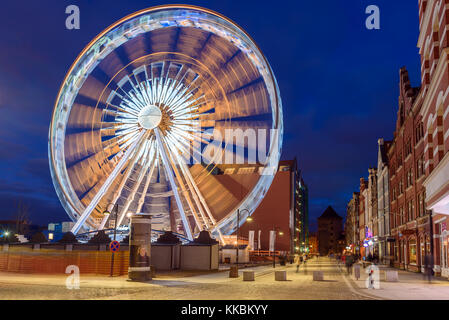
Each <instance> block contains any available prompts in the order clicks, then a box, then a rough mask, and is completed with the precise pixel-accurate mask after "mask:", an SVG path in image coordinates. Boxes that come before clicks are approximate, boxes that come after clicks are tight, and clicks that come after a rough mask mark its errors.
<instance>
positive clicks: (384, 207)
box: [377, 139, 394, 265]
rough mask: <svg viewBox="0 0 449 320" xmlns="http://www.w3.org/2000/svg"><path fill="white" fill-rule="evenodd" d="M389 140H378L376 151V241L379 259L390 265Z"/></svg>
mask: <svg viewBox="0 0 449 320" xmlns="http://www.w3.org/2000/svg"><path fill="white" fill-rule="evenodd" d="M390 145H391V141H385V140H384V139H379V140H378V151H377V221H378V243H379V259H380V261H381V262H382V263H385V264H387V265H390V264H391V262H392V259H391V254H392V252H393V248H392V247H393V242H394V238H392V237H391V230H390V194H389V175H388V156H387V150H388V148H389V147H390Z"/></svg>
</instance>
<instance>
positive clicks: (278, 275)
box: [274, 271, 287, 281]
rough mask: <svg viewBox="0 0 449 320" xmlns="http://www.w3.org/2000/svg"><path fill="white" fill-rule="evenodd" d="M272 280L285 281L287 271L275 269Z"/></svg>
mask: <svg viewBox="0 0 449 320" xmlns="http://www.w3.org/2000/svg"><path fill="white" fill-rule="evenodd" d="M274 280H276V281H287V271H275V272H274Z"/></svg>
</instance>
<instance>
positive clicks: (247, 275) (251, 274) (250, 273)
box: [243, 271, 254, 281]
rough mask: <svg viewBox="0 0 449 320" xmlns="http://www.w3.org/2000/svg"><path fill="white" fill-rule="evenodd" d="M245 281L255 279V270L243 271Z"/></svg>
mask: <svg viewBox="0 0 449 320" xmlns="http://www.w3.org/2000/svg"><path fill="white" fill-rule="evenodd" d="M243 281H254V271H243Z"/></svg>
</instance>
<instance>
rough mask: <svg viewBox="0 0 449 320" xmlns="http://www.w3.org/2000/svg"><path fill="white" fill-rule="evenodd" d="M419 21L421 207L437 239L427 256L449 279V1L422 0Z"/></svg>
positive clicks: (417, 131) (417, 129) (418, 166)
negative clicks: (422, 190) (432, 256)
mask: <svg viewBox="0 0 449 320" xmlns="http://www.w3.org/2000/svg"><path fill="white" fill-rule="evenodd" d="M419 20H420V34H419V39H418V47H419V53H420V56H421V83H422V85H421V90H420V99H419V101H418V103H419V110H416V112H417V115H416V120H415V124H416V127H415V132H414V135H415V140H417V141H419V142H418V143H419V149H420V153H419V154H418V155H417V157H416V159H415V160H416V161H417V163H416V170H417V173H418V175H419V176H420V177H421V176H425V177H424V181H423V182H422V184H423V185H424V187H425V189H426V194H425V197H424V195H423V194H420V198H419V199H418V203H417V205H419V208H420V210H421V211H425V210H424V208H423V209H421V206H422V203H425V204H426V208H425V209H427V210H429V212H430V213H431V217H430V218H431V220H432V226H433V230H432V232H433V236H432V234H429V233H427V234H426V235H425V236H426V238H425V239H423V241H425V243H422V246H423V247H424V248H425V250H426V252H427V251H430V250H431V249H432V251H433V254H434V257H435V259H434V271H435V272H436V274H441V275H442V276H445V277H449V266H448V244H447V242H448V235H449V232H448V230H447V225H448V223H449V219H448V215H449V152H448V151H449V116H448V114H449V106H448V104H449V98H448V93H449V68H448V63H449V57H448V56H449V32H448V31H449V1H448V0H444V1H441V0H440V1H430V0H428V1H424V0H420V1H419ZM418 103H416V104H418ZM417 109H418V108H417ZM423 198H424V199H423ZM425 215H426V216H428V215H427V214H425ZM432 238H433V239H434V241H433V243H432V242H430V239H432ZM431 247H433V248H431ZM422 250H424V249H422Z"/></svg>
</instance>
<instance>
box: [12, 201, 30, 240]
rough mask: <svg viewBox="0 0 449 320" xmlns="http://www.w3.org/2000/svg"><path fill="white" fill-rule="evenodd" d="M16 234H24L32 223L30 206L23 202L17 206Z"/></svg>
mask: <svg viewBox="0 0 449 320" xmlns="http://www.w3.org/2000/svg"><path fill="white" fill-rule="evenodd" d="M15 220H16V232H17V233H18V234H24V233H25V231H26V230H25V229H26V228H27V227H28V225H29V224H30V223H31V221H30V220H29V205H27V204H25V203H23V201H22V200H19V202H18V204H17V211H16V219H15Z"/></svg>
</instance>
